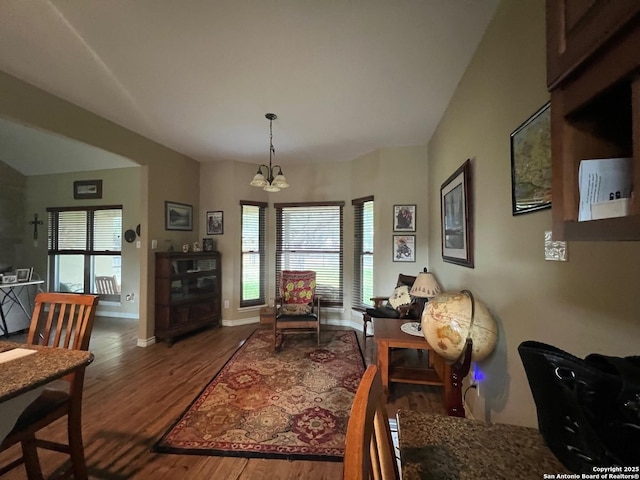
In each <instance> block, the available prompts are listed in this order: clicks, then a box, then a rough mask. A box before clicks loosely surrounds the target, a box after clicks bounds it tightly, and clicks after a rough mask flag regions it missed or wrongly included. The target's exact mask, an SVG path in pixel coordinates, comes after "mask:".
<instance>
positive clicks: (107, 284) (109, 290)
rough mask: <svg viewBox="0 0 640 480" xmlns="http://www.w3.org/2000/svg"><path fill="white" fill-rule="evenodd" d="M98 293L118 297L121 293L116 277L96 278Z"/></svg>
mask: <svg viewBox="0 0 640 480" xmlns="http://www.w3.org/2000/svg"><path fill="white" fill-rule="evenodd" d="M96 292H97V293H99V294H103V295H117V294H118V293H120V288H119V287H118V280H117V279H116V277H115V275H113V276H111V277H101V276H97V277H96Z"/></svg>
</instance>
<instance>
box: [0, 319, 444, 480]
mask: <svg viewBox="0 0 640 480" xmlns="http://www.w3.org/2000/svg"><path fill="white" fill-rule="evenodd" d="M256 328H259V325H257V324H253V325H245V326H240V327H223V328H219V329H209V330H204V331H201V332H198V333H195V334H193V335H190V336H186V337H184V338H182V339H179V340H177V341H176V343H175V344H174V345H173V346H172V347H170V348H169V347H167V345H166V344H164V343H160V344H156V345H152V346H150V347H147V348H139V347H136V323H135V322H132V321H130V320H122V319H113V318H98V319H97V320H96V325H95V327H94V332H93V337H92V340H91V351H92V352H93V353H94V354H95V361H94V362H93V363H92V364H91V365H90V366H89V367H88V368H87V373H86V378H85V394H84V403H83V437H84V442H85V454H86V457H87V464H88V470H89V477H90V478H91V479H104V480H121V479H122V480H123V479H172V480H173V479H176V480H178V479H179V480H182V479H206V480H209V479H211V480H217V479H220V480H236V479H237V480H240V479H242V480H248V479H261V480H263V479H267V478H268V480H280V479H301V480H320V479H326V480H337V479H340V478H342V463H340V462H311V461H288V460H267V459H245V458H231V457H207V456H197V455H175V454H158V453H152V452H151V450H150V449H151V446H152V445H153V444H154V443H155V441H156V440H157V439H158V438H159V437H160V435H162V434H163V433H164V432H165V430H166V429H167V428H168V427H169V426H170V425H171V424H172V422H173V421H174V420H175V419H176V418H177V417H178V416H179V415H180V414H181V413H182V412H183V411H184V410H185V408H186V407H187V406H188V405H189V403H190V402H191V401H192V400H193V399H194V398H195V396H196V395H197V394H198V393H200V391H201V390H202V389H203V388H204V386H205V385H206V384H207V383H208V382H209V381H210V380H211V379H212V378H213V377H214V376H215V374H216V373H217V371H218V370H219V369H220V368H221V367H222V366H223V365H224V363H225V362H226V361H227V360H228V359H229V357H230V356H231V355H232V354H233V352H235V350H236V348H237V347H238V346H239V345H240V344H241V342H242V341H243V340H245V339H246V338H247V337H248V336H249V335H250V334H251V332H253V331H254V330H255V329H256ZM330 328H339V327H330ZM10 340H13V341H23V340H24V335H23V336H12V337H11V339H10ZM359 340H360V344H361V345H362V344H363V342H362V336H361V332H360V337H359ZM366 343H367V345H366V349H365V352H364V354H365V359H366V361H367V364H370V363H373V362H375V358H376V357H375V342H374V341H373V339H372V338H369V339H368V341H367V342H366ZM390 402H391V403H390V404H389V414H390V416H392V415H395V412H396V410H397V409H398V408H405V409H416V410H425V411H432V412H438V413H444V408H443V407H442V397H441V393H440V390H439V389H437V388H434V387H422V386H417V385H416V386H414V385H396V386H395V387H394V390H393V393H392V396H391V398H390ZM46 435H47V436H48V437H50V438H52V439H58V440H63V441H64V440H65V439H66V433H65V424H64V423H63V422H62V421H60V422H58V423H56V424H54V425H53V426H51V427H50V428H49V429H48V430H47V433H46ZM43 436H44V435H43ZM18 448H19V447H14V449H15V450H14V449H11V450H9V451H7V452H4V453H3V454H0V463H1V464H4V463H6V462H7V461H8V460H10V459H13V458H15V457H17V456H18V453H19V449H18ZM39 454H40V461H41V463H42V468H43V470H44V473H45V475H46V476H47V477H49V476H53V477H54V478H55V475H56V473H57V472H58V470H59V467H60V465H62V464H63V463H64V462H65V461H66V458H67V457H66V456H64V455H62V454H58V453H55V452H49V451H44V450H40V451H39ZM24 478H26V475H25V473H24V468H23V467H22V466H20V467H18V468H16V469H14V470H13V471H11V472H9V473H8V474H7V475H5V476H4V477H3V478H2V480H5V479H6V480H14V479H24Z"/></svg>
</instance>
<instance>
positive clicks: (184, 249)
mask: <svg viewBox="0 0 640 480" xmlns="http://www.w3.org/2000/svg"><path fill="white" fill-rule="evenodd" d="M182 252H183V253H188V252H189V244H188V243H185V244H183V245H182Z"/></svg>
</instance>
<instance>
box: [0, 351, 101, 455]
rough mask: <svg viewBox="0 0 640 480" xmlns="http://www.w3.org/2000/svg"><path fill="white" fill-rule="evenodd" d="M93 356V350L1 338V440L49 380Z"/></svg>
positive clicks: (59, 376) (82, 363) (74, 368)
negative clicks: (22, 342) (41, 344)
mask: <svg viewBox="0 0 640 480" xmlns="http://www.w3.org/2000/svg"><path fill="white" fill-rule="evenodd" d="M31 352H33V353H31ZM92 360H93V354H92V353H91V352H89V351H84V350H70V349H66V348H53V347H42V346H37V345H27V344H21V343H16V342H8V341H0V443H1V442H2V440H3V439H4V438H5V437H6V435H7V434H8V433H9V432H10V431H11V429H12V428H13V426H14V425H15V422H16V420H17V419H18V417H19V416H20V413H22V411H23V410H24V409H25V408H26V407H27V406H28V405H29V403H31V402H32V401H33V400H34V399H35V398H36V397H37V396H38V394H39V393H40V391H41V390H42V389H43V388H44V387H45V386H46V385H47V384H48V383H50V382H52V381H54V380H57V379H59V378H62V377H63V376H65V375H66V374H68V373H71V372H73V371H75V370H77V369H79V368H82V367H85V366H86V365H88V364H89V363H91V361H92Z"/></svg>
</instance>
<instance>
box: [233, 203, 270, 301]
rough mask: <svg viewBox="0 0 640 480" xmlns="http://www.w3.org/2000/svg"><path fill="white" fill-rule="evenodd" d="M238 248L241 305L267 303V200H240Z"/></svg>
mask: <svg viewBox="0 0 640 480" xmlns="http://www.w3.org/2000/svg"><path fill="white" fill-rule="evenodd" d="M240 206H241V210H242V213H241V224H242V235H241V237H242V238H241V243H242V245H241V250H242V263H241V265H240V269H241V275H240V278H241V280H240V292H241V298H240V306H241V307H249V306H253V305H263V304H265V303H266V301H265V297H266V289H267V286H266V284H267V281H266V280H267V275H266V210H267V204H266V203H255V202H245V201H240Z"/></svg>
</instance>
